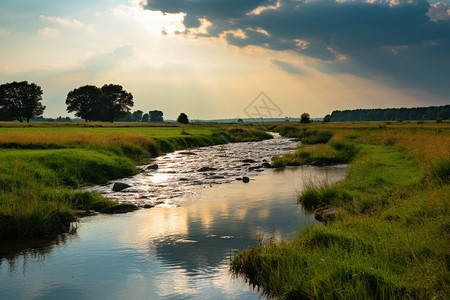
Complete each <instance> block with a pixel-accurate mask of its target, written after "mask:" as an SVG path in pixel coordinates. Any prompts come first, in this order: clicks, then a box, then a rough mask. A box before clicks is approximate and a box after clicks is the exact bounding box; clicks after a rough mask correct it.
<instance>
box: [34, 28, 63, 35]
mask: <svg viewBox="0 0 450 300" xmlns="http://www.w3.org/2000/svg"><path fill="white" fill-rule="evenodd" d="M37 33H38V34H40V35H42V36H55V35H57V34H58V33H59V30H58V29H56V28H50V27H45V28H42V29H39V30H38V31H37Z"/></svg>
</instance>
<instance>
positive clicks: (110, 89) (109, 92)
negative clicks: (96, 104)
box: [100, 84, 134, 123]
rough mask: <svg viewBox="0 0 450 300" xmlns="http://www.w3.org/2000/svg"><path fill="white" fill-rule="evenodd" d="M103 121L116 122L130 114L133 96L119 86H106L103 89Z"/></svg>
mask: <svg viewBox="0 0 450 300" xmlns="http://www.w3.org/2000/svg"><path fill="white" fill-rule="evenodd" d="M101 91H102V94H101V99H100V100H101V101H100V102H101V107H102V118H101V120H102V121H109V122H111V123H112V122H114V120H115V119H119V118H121V117H123V116H125V115H126V114H127V113H129V112H130V109H131V107H132V106H133V105H134V102H133V95H132V94H131V93H128V92H127V91H125V90H124V89H123V87H122V86H121V85H118V84H105V85H104V86H102V88H101Z"/></svg>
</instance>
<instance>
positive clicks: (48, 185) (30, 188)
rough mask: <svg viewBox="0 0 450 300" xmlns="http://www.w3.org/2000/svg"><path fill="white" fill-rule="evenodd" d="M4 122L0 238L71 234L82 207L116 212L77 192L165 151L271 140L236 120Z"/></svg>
mask: <svg viewBox="0 0 450 300" xmlns="http://www.w3.org/2000/svg"><path fill="white" fill-rule="evenodd" d="M5 124H6V125H5ZM1 125H5V126H4V127H1V128H0V174H1V175H0V199H1V200H0V239H5V238H8V237H39V236H47V235H56V234H58V233H62V232H67V231H68V230H69V227H70V223H71V222H73V221H75V220H76V219H77V214H76V210H77V209H83V210H95V211H99V212H111V211H114V209H113V208H114V207H117V206H118V205H119V204H118V203H117V202H115V201H111V200H108V199H106V198H104V197H102V196H100V194H98V193H95V192H82V191H78V189H79V188H81V187H85V186H88V185H92V184H102V183H106V182H107V181H109V180H112V179H117V178H122V177H128V176H131V175H134V174H136V173H137V170H136V166H137V165H139V164H143V163H149V162H150V161H151V159H152V158H155V157H157V156H158V155H160V154H162V153H167V152H171V151H174V150H180V149H191V148H195V147H201V146H209V145H217V144H224V143H228V142H241V141H250V140H262V139H266V138H270V137H271V136H270V135H268V134H267V133H265V131H264V130H261V129H259V128H257V127H256V126H244V125H240V126H239V125H229V124H222V125H217V124H210V125H201V126H199V125H187V126H182V125H180V126H173V125H171V126H160V125H158V126H147V127H145V126H142V125H141V124H139V126H136V127H133V126H130V124H127V126H126V127H118V124H114V125H112V126H111V127H109V126H108V125H109V124H105V123H88V124H84V123H80V124H79V125H78V126H77V125H76V124H73V123H70V124H58V126H55V125H54V124H48V123H37V124H32V125H31V126H22V125H21V124H18V125H17V127H14V126H12V125H14V124H12V123H2V124H1Z"/></svg>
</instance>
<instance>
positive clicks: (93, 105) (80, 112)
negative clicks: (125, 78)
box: [66, 85, 102, 122]
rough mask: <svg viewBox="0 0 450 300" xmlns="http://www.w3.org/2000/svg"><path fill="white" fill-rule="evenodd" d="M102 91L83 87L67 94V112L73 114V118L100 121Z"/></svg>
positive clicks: (87, 86) (94, 87)
mask: <svg viewBox="0 0 450 300" xmlns="http://www.w3.org/2000/svg"><path fill="white" fill-rule="evenodd" d="M101 94H102V91H101V90H100V89H99V88H98V87H96V86H93V85H85V86H82V87H79V88H77V89H74V90H73V91H71V92H69V94H67V99H66V104H67V111H68V112H75V116H77V117H80V118H82V119H85V120H86V122H87V121H98V120H100V119H101V103H100V98H101Z"/></svg>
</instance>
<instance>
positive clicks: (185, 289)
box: [0, 139, 346, 299]
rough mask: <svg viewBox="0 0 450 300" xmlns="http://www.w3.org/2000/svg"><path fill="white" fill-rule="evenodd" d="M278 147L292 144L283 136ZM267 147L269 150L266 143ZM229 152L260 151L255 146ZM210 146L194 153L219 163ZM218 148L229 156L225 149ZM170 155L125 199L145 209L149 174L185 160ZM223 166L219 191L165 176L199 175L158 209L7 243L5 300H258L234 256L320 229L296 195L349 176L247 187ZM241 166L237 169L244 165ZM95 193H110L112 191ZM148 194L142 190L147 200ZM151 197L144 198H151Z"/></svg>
mask: <svg viewBox="0 0 450 300" xmlns="http://www.w3.org/2000/svg"><path fill="white" fill-rule="evenodd" d="M272 142H273V141H272ZM278 142H280V143H291V142H292V141H291V142H289V141H288V140H286V139H281V140H279V141H278ZM261 143H263V144H266V146H267V143H268V142H267V141H265V142H261ZM249 144H251V147H250V146H249ZM269 145H270V144H269ZM232 146H233V147H235V146H242V149H248V148H249V147H250V148H252V149H256V148H257V147H256V144H255V143H243V144H234V145H232ZM211 148H214V147H209V148H208V149H202V150H196V151H198V153H200V152H208V153H209V155H208V156H209V157H210V158H211V159H213V158H214V157H215V154H217V153H218V151H212V152H211V150H210V149H211ZM219 149H222V150H220V151H222V152H223V151H224V150H223V149H228V148H219ZM274 151H286V150H281V149H278V148H277V149H275V150H274ZM236 152H237V153H239V151H236ZM241 153H242V152H241ZM244 153H246V152H244ZM170 155H172V156H174V157H176V158H175V159H173V160H168V159H167V157H161V158H160V159H159V161H158V162H159V163H160V164H161V166H160V170H158V171H157V172H155V171H149V173H150V174H148V175H145V173H142V174H140V175H138V176H137V178H138V179H133V178H130V179H127V181H126V182H128V183H130V184H132V185H133V188H130V189H131V190H132V191H124V192H123V193H120V194H122V195H123V196H125V195H126V197H123V198H121V197H118V198H121V199H122V201H124V202H133V201H134V202H137V203H141V202H140V201H141V200H137V201H136V199H142V198H140V197H142V195H140V194H139V193H138V192H136V189H137V186H138V185H137V182H140V183H141V184H142V177H143V176H146V177H148V178H149V179H150V178H157V177H158V176H162V175H158V172H166V171H165V170H167V168H172V169H175V170H177V169H176V167H175V166H174V163H175V161H176V160H178V159H179V157H178V156H177V155H182V154H177V153H175V154H170ZM227 155H228V156H229V157H231V158H230V160H232V161H234V160H236V159H235V158H234V156H233V155H231V154H230V152H229V153H228V154H227ZM252 155H253V154H252ZM186 156H188V157H193V155H186ZM198 156H200V155H198ZM263 156H264V155H262V154H261V156H257V155H256V156H255V155H253V157H254V158H255V157H256V158H257V159H254V160H255V161H257V160H262V159H266V158H263ZM225 159H226V157H223V160H221V161H220V164H222V165H223V167H220V164H219V167H217V166H218V165H216V164H215V163H214V162H210V166H212V167H213V166H215V167H217V169H222V170H217V171H214V172H211V173H215V174H217V173H218V172H222V173H227V172H228V173H230V175H229V176H227V175H225V176H223V175H214V176H223V177H224V178H215V179H211V180H216V179H217V180H219V182H217V183H208V184H209V185H213V187H212V188H211V187H210V188H206V187H205V184H203V183H202V184H199V185H194V184H189V182H191V183H192V182H193V181H196V180H199V179H198V177H199V176H205V177H206V176H212V175H209V174H201V173H202V172H195V173H194V172H191V173H184V175H180V173H179V172H177V173H162V174H167V175H164V176H167V177H168V178H172V179H169V181H170V180H173V181H172V182H178V183H180V181H179V180H177V179H179V177H180V176H186V175H187V174H191V175H192V177H191V178H190V179H189V180H188V181H181V184H179V185H176V187H173V188H172V189H171V190H172V191H174V193H171V192H168V191H166V189H167V188H170V187H171V186H170V185H168V186H166V188H162V187H161V193H164V194H166V197H168V198H167V199H165V200H157V201H160V202H159V204H158V203H154V204H156V205H157V206H156V207H154V208H152V209H141V210H139V211H137V212H135V213H129V214H125V215H114V216H109V215H108V216H107V215H99V216H92V217H86V218H83V219H81V221H80V223H79V224H78V230H77V232H76V234H67V235H63V236H61V237H60V238H59V240H56V241H55V240H53V241H34V242H33V243H34V244H33V245H32V246H31V247H30V245H29V244H27V247H24V244H23V242H20V241H17V242H13V241H9V242H8V244H7V245H1V246H0V259H1V262H0V299H101V298H103V299H124V298H128V299H259V298H261V296H260V293H259V292H258V291H257V290H254V289H252V288H251V287H250V286H248V285H247V284H246V283H245V281H244V279H243V278H240V277H238V278H235V277H234V276H232V275H231V273H230V271H229V263H230V256H231V255H232V253H234V251H236V249H245V248H247V246H249V245H250V246H251V245H255V244H256V243H257V241H258V239H259V238H268V237H270V236H272V235H273V236H274V237H275V238H276V239H282V238H289V237H290V236H292V235H294V234H295V233H296V232H297V230H298V227H304V226H307V225H308V224H312V223H316V221H315V220H314V218H313V216H312V215H310V214H307V213H305V212H304V211H303V209H302V207H301V206H298V205H297V204H296V196H297V194H298V193H299V192H300V191H301V190H302V189H303V188H304V185H305V184H307V183H309V182H311V181H321V182H322V181H325V180H326V181H329V182H333V181H336V180H340V179H343V178H344V176H345V174H346V168H345V166H335V167H328V168H318V167H311V166H306V167H297V168H287V169H284V170H275V169H267V170H265V171H264V172H259V173H258V174H259V175H260V176H253V177H252V180H251V181H250V183H248V184H244V183H242V182H241V181H236V180H235V179H234V177H235V176H236V175H247V174H249V173H246V172H248V170H246V169H241V170H238V171H233V172H230V171H227V170H228V169H229V168H228V167H227V162H226V161H225ZM242 159H245V157H244V158H242ZM242 159H239V160H240V161H239V162H234V163H233V164H237V165H239V164H241V163H242V162H241V160H242ZM163 161H166V166H164V165H163V163H162V162H163ZM258 163H260V162H258ZM197 164H200V165H203V164H204V163H203V162H197ZM253 164H257V163H251V165H253ZM181 165H186V163H185V164H181ZM251 165H250V166H251ZM197 167H198V165H196V166H195V168H197ZM244 167H249V166H244ZM191 169H193V168H191ZM237 172H241V173H239V174H238V173H237ZM250 172H255V171H250ZM198 173H200V174H198ZM208 173H209V172H208ZM181 174H183V173H181ZM250 174H253V173H250ZM255 174H256V172H255ZM164 182H166V181H164V180H161V181H160V183H161V184H164ZM219 183H220V184H219ZM146 184H147V186H149V184H148V183H146ZM199 186H200V187H199ZM96 188H99V189H103V190H105V191H106V190H107V191H106V193H110V194H111V195H112V193H111V192H110V191H109V189H108V188H110V185H107V186H104V187H96ZM149 190H150V188H146V189H142V193H144V194H145V193H150V191H149ZM180 190H186V192H187V193H186V195H185V196H182V195H180V194H179V191H180ZM116 196H117V195H116ZM153 197H154V196H153ZM149 199H150V197H149V195H147V198H144V201H149ZM161 201H162V202H161ZM145 203H148V202H145ZM27 243H28V242H27Z"/></svg>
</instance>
